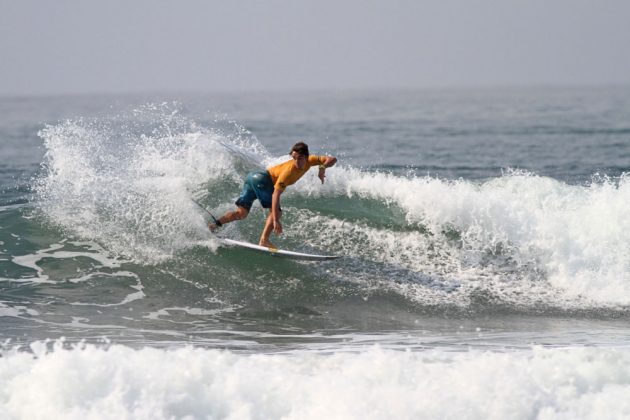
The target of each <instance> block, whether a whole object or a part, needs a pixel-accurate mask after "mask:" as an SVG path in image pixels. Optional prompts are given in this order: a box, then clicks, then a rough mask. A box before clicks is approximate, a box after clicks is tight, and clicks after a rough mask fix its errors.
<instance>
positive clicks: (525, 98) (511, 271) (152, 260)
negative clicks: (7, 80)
mask: <svg viewBox="0 0 630 420" xmlns="http://www.w3.org/2000/svg"><path fill="white" fill-rule="evenodd" d="M259 95H261V96H257V95H224V96H220V95H217V96H212V97H195V96H183V97H181V98H179V99H178V100H177V101H173V100H168V101H161V100H158V98H124V100H123V103H122V104H120V103H119V104H118V105H116V106H115V107H114V106H113V105H112V98H107V97H86V98H74V99H72V98H48V99H44V100H42V99H31V100H27V102H28V106H24V103H23V102H20V101H17V100H15V99H11V98H3V99H2V100H1V101H0V105H1V108H2V109H1V110H2V111H3V112H2V113H1V114H2V115H3V117H0V136H1V137H2V140H3V142H2V146H1V147H0V153H1V154H2V156H4V157H5V159H3V162H2V165H0V181H1V183H2V184H1V189H0V191H1V193H2V195H1V198H0V206H1V207H0V227H1V229H0V322H1V325H2V333H1V335H0V339H1V340H2V341H1V342H0V344H1V348H0V354H1V356H2V357H0V383H2V384H3V386H2V387H1V388H2V389H1V390H0V417H2V418H44V417H46V418H134V419H135V418H151V419H155V418H164V419H167V418H195V419H196V418H234V419H241V418H243V419H250V418H261V419H262V418H291V419H293V418H295V419H298V418H300V419H302V418H391V417H392V416H396V417H400V418H472V419H474V418H541V419H558V418H602V417H605V418H627V417H630V406H629V405H628V404H627V403H626V399H627V398H624V397H623V396H624V395H626V394H627V393H628V390H629V389H628V387H629V377H630V376H629V373H630V372H629V371H628V368H627V367H626V365H628V358H629V357H630V353H628V340H627V337H628V333H630V331H629V330H628V328H627V320H628V317H629V316H630V313H629V308H630V233H629V232H630V219H629V218H628V214H629V212H628V210H629V207H628V203H630V178H629V177H628V175H627V174H628V173H630V170H629V168H630V166H629V165H628V162H629V161H630V144H629V143H628V141H627V136H628V133H630V127H628V126H627V116H628V114H629V113H630V102H629V101H628V100H627V98H628V96H627V95H624V92H623V91H621V92H620V91H617V90H607V89H603V88H602V89H595V88H588V89H587V88H584V89H577V88H576V89H557V90H551V91H547V90H545V91H542V90H541V91H538V92H534V93H532V92H530V91H527V90H518V89H515V90H506V91H497V90H482V91H417V92H387V93H384V92H380V93H363V94H360V93H347V94H344V95H341V94H326V93H311V94H308V95H305V96H304V98H303V99H300V100H298V99H295V98H294V97H292V98H287V97H286V96H285V95H283V94H269V95H264V96H263V95H262V94H259ZM584 98H588V101H586V102H585V101H584ZM171 99H172V98H171ZM86 103H87V104H89V107H86V106H85V105H86ZM585 103H588V104H589V105H588V106H585V105H584V104H585ZM262 104H265V106H262ZM86 109H90V110H91V111H86ZM226 112H228V114H226ZM298 140H305V141H306V142H307V143H309V145H310V148H311V151H312V152H313V153H315V154H331V155H335V156H337V158H338V160H339V163H338V164H337V165H336V166H335V167H334V168H331V169H329V170H328V171H327V178H326V183H325V184H323V185H322V184H321V182H320V181H319V179H318V178H317V177H316V174H314V173H308V174H307V175H305V176H304V177H303V179H301V180H300V181H299V183H297V184H296V185H295V186H293V187H292V188H290V189H289V190H287V192H286V193H285V194H283V201H282V207H283V209H284V214H283V225H284V227H285V232H284V233H283V235H282V236H281V237H280V238H278V239H277V241H278V242H280V243H281V244H282V247H283V248H288V249H295V250H299V251H303V252H312V253H331V254H338V255H342V256H343V258H341V259H340V260H336V261H331V262H325V263H309V262H294V261H284V260H278V259H273V258H268V257H266V256H263V255H257V254H251V253H249V252H248V251H247V250H238V249H233V248H230V247H226V246H223V245H221V243H220V241H219V240H218V239H217V237H216V236H215V235H213V234H212V233H210V232H209V231H208V229H207V227H206V226H207V223H208V216H207V214H206V213H205V212H204V211H203V210H201V209H200V208H199V207H198V205H197V204H195V201H197V202H199V203H201V204H202V206H204V207H205V208H207V209H208V210H210V211H212V212H213V213H215V214H217V213H218V214H221V213H222V212H224V211H226V210H229V209H231V208H233V202H234V200H235V199H236V197H237V196H238V192H239V191H240V187H241V185H242V182H243V180H244V178H245V176H246V175H247V173H248V172H249V171H251V170H258V169H260V168H264V167H266V166H269V165H272V164H275V163H279V162H282V161H284V160H286V159H287V158H288V155H287V153H288V150H289V148H290V146H291V145H292V144H293V143H294V142H295V141H298ZM193 200H194V201H193ZM264 217H265V214H264V212H263V210H262V209H261V208H260V207H259V206H258V205H257V204H256V205H255V206H254V208H253V210H252V213H251V215H250V217H248V219H246V220H244V221H241V222H238V223H233V224H230V225H228V226H226V227H225V228H224V229H222V230H221V231H220V232H219V236H221V237H230V238H233V239H238V240H246V241H250V242H252V241H254V242H255V241H256V240H257V238H258V236H259V234H260V229H261V228H262V223H263V221H264Z"/></svg>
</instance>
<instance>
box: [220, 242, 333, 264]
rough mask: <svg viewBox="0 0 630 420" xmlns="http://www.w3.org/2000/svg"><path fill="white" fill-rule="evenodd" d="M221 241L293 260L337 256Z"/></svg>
mask: <svg viewBox="0 0 630 420" xmlns="http://www.w3.org/2000/svg"><path fill="white" fill-rule="evenodd" d="M221 242H223V243H224V244H226V245H231V246H238V247H241V248H247V249H251V250H253V251H257V252H262V253H264V254H267V255H272V256H274V257H282V258H290V259H293V260H307V261H325V260H334V259H337V258H339V255H316V254H305V253H302V252H294V251H287V250H285V249H276V248H268V247H266V246H260V245H255V244H250V243H249V242H241V241H235V240H234V239H221Z"/></svg>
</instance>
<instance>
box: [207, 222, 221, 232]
mask: <svg viewBox="0 0 630 420" xmlns="http://www.w3.org/2000/svg"><path fill="white" fill-rule="evenodd" d="M208 229H210V232H216V231H217V230H219V226H218V225H217V224H216V223H208Z"/></svg>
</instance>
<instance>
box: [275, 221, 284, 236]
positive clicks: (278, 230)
mask: <svg viewBox="0 0 630 420" xmlns="http://www.w3.org/2000/svg"><path fill="white" fill-rule="evenodd" d="M273 233H275V234H276V235H280V234H281V233H282V225H281V224H280V222H275V221H274V222H273Z"/></svg>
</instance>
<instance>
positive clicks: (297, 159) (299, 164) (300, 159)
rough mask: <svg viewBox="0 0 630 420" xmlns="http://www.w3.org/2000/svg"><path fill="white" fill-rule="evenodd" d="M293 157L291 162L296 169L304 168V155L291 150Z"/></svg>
mask: <svg viewBox="0 0 630 420" xmlns="http://www.w3.org/2000/svg"><path fill="white" fill-rule="evenodd" d="M291 157H292V158H293V164H294V165H295V167H296V168H298V169H304V167H305V166H306V156H304V155H301V154H299V153H298V152H291Z"/></svg>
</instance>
